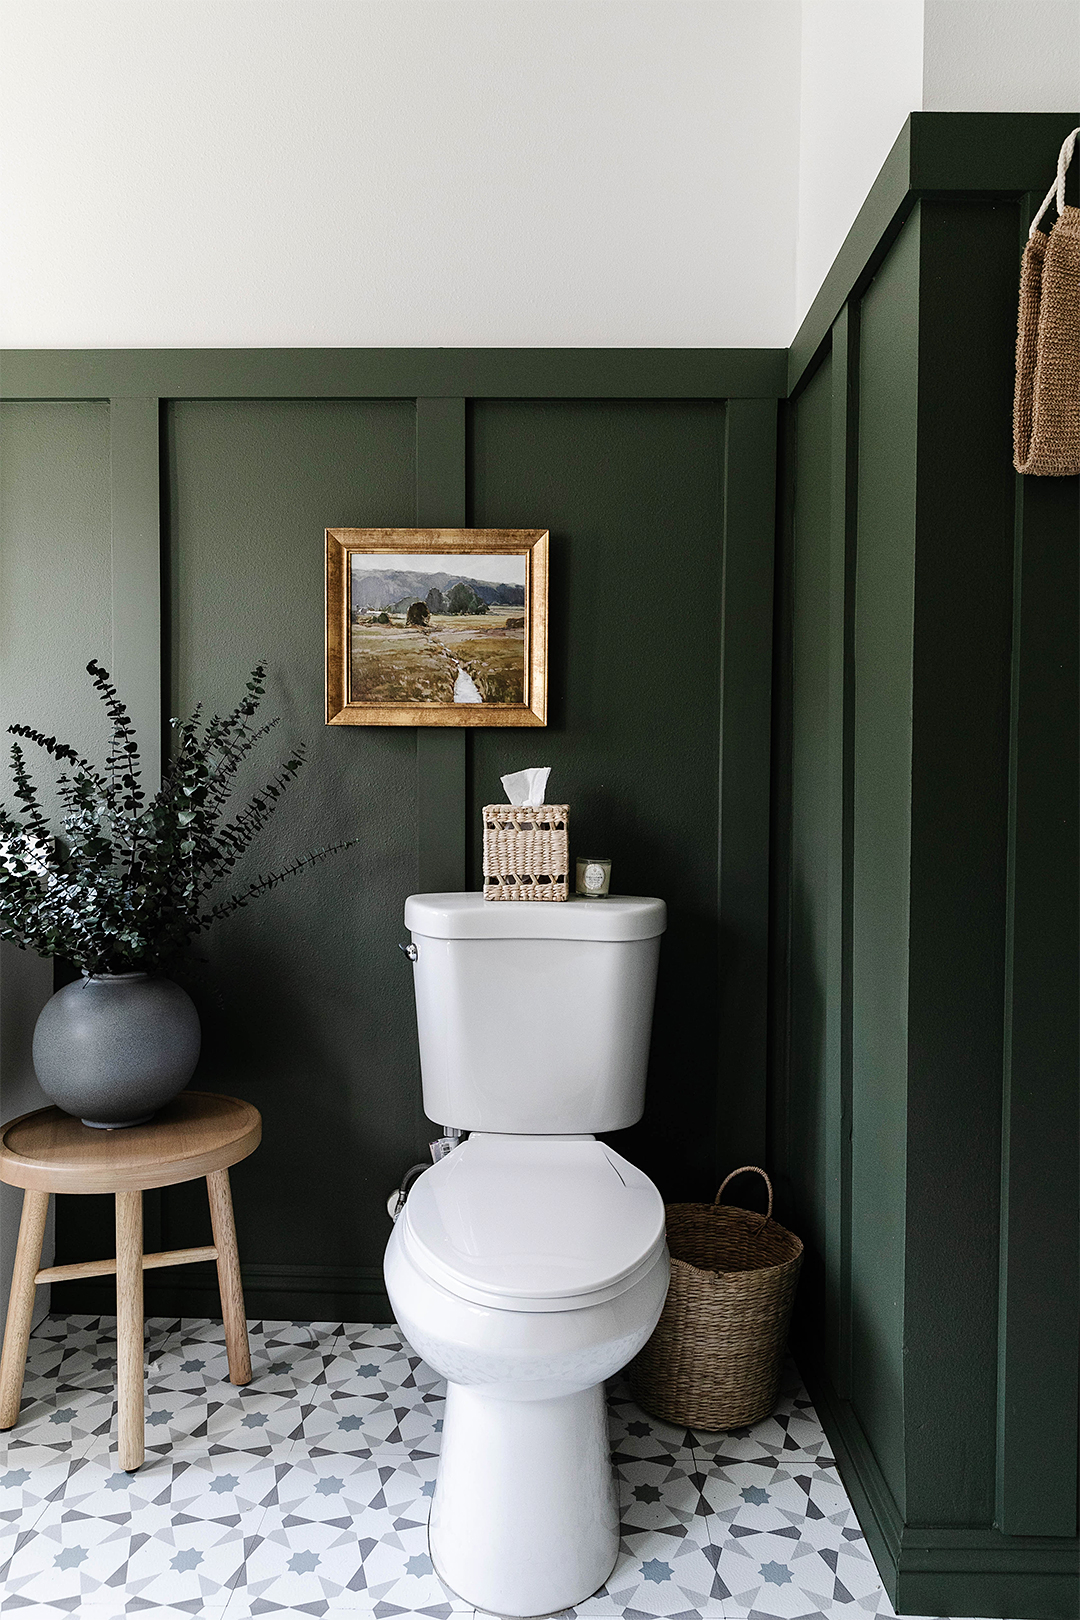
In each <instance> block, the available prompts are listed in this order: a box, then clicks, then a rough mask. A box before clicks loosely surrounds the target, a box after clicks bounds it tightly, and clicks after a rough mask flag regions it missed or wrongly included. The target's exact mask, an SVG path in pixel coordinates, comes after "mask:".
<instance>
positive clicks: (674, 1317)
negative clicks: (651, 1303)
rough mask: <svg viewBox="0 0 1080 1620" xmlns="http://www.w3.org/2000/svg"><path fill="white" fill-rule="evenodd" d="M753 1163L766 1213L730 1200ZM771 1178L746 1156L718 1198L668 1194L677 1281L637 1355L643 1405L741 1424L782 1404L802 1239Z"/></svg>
mask: <svg viewBox="0 0 1080 1620" xmlns="http://www.w3.org/2000/svg"><path fill="white" fill-rule="evenodd" d="M747 1171H750V1172H752V1173H753V1174H754V1175H758V1176H761V1177H762V1178H763V1179H764V1182H765V1185H766V1187H767V1188H768V1189H769V1207H768V1211H767V1213H766V1214H765V1215H755V1214H753V1213H752V1212H751V1211H749V1210H746V1209H737V1208H735V1207H734V1206H733V1205H731V1204H722V1203H721V1202H720V1199H721V1198H722V1197H723V1193H724V1188H725V1187H726V1186H727V1184H728V1182H729V1181H732V1180H733V1179H734V1178H735V1176H741V1175H744V1174H746V1172H747ZM772 1204H773V1194H772V1182H771V1181H770V1180H769V1178H768V1176H767V1175H766V1174H765V1172H764V1170H759V1169H757V1167H756V1166H755V1165H751V1164H746V1165H743V1166H742V1168H741V1169H739V1170H733V1171H732V1172H731V1175H730V1176H727V1177H725V1179H724V1181H723V1183H722V1184H721V1187H720V1191H719V1192H718V1193H717V1195H716V1198H715V1199H714V1201H713V1202H712V1203H711V1204H668V1206H667V1240H668V1249H669V1251H670V1253H671V1286H670V1287H669V1289H668V1296H667V1301H666V1303H665V1305H664V1309H663V1311H662V1312H661V1315H660V1320H659V1322H658V1323H657V1324H656V1327H655V1329H654V1330H653V1335H652V1338H651V1339H650V1340H649V1342H648V1343H647V1344H646V1346H645V1348H644V1349H643V1350H642V1351H641V1352H640V1353H639V1354H638V1356H637V1357H636V1358H635V1359H634V1360H633V1361H632V1362H631V1363H630V1388H631V1390H632V1392H633V1396H634V1399H635V1400H636V1401H637V1402H638V1405H639V1406H643V1407H644V1408H645V1410H646V1411H648V1412H652V1413H653V1414H654V1415H655V1416H656V1417H660V1418H666V1419H667V1421H668V1422H669V1423H679V1424H682V1425H683V1426H684V1427H685V1428H688V1429H712V1430H716V1429H742V1428H748V1427H749V1426H750V1424H752V1423H759V1422H760V1421H761V1419H762V1418H765V1417H768V1415H769V1413H770V1412H772V1411H773V1410H774V1408H775V1406H776V1396H777V1390H778V1388H779V1384H780V1371H781V1367H782V1365H783V1359H784V1345H785V1342H786V1340H787V1331H788V1322H789V1320H790V1318H791V1306H792V1303H793V1301H794V1298H795V1285H796V1283H797V1282H798V1280H799V1267H800V1266H801V1265H802V1252H803V1246H802V1244H801V1243H800V1241H799V1239H798V1238H797V1237H796V1236H795V1234H794V1233H793V1232H788V1231H787V1230H786V1229H785V1228H784V1227H782V1226H780V1225H778V1223H777V1222H776V1221H774V1220H773V1218H772Z"/></svg>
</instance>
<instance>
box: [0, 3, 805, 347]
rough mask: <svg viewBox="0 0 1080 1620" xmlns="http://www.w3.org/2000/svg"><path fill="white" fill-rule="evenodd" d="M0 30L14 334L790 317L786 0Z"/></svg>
mask: <svg viewBox="0 0 1080 1620" xmlns="http://www.w3.org/2000/svg"><path fill="white" fill-rule="evenodd" d="M2 29H3V44H4V49H3V59H2V65H0V74H2V79H0V118H2V120H3V123H2V126H0V143H2V146H3V150H4V153H5V156H6V161H5V164H4V173H3V190H2V194H0V196H2V203H3V215H4V218H3V221H2V230H3V240H4V246H3V249H2V252H3V299H4V302H3V313H2V320H0V342H2V343H4V344H8V345H13V346H20V347H22V346H27V347H30V346H34V347H37V346H43V347H67V346H73V347H74V346H79V347H82V346H85V347H105V348H107V347H122V346H128V345H133V346H140V345H147V346H155V347H156V346H163V347H172V346H188V345H196V346H198V345H208V346H216V345H225V346H246V345H268V346H272V345H289V344H316V345H322V344H326V345H338V344H345V345H348V344H358V345H376V346H378V345H406V346H427V345H473V344H476V345H487V344H493V345H497V344H506V345H522V346H527V345H542V346H546V345H555V346H557V345H563V344H566V345H629V346H651V345H661V346H668V345H674V346H679V345H687V346H697V345H712V344H717V345H750V346H757V345H781V344H784V343H786V342H787V339H788V337H789V335H790V329H791V322H792V294H793V277H794V251H795V243H794V233H793V231H792V224H791V222H792V219H793V216H794V210H795V200H796V194H795V187H796V175H797V121H798V89H799V87H798V79H799V58H798V0H662V3H657V0H640V3H633V0H389V3H385V0H384V3H378V0H376V3H371V0H4V5H3V9H2ZM751 238H752V240H751Z"/></svg>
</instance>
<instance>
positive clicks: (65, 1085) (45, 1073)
mask: <svg viewBox="0 0 1080 1620" xmlns="http://www.w3.org/2000/svg"><path fill="white" fill-rule="evenodd" d="M199 1040H200V1034H199V1015H198V1013H197V1012H196V1011H195V1004H194V1002H193V1001H192V999H191V997H190V996H189V995H188V994H187V992H186V991H185V990H181V988H180V986H179V985H178V984H173V982H172V980H171V979H159V978H155V977H152V976H151V975H150V974H148V973H102V974H97V975H95V976H94V977H92V978H91V977H85V978H82V979H80V980H78V981H77V982H76V983H75V984H67V985H65V986H64V988H63V989H62V990H58V991H57V992H56V994H55V995H54V996H53V997H52V999H51V1000H50V1001H47V1002H46V1003H45V1006H44V1007H43V1008H42V1010H41V1016H40V1018H39V1019H38V1021H37V1027H36V1029H35V1030H34V1068H35V1070H36V1071H37V1077H38V1081H39V1083H40V1085H41V1089H42V1091H43V1092H44V1093H45V1095H46V1097H48V1098H50V1099H51V1101H53V1102H54V1103H55V1104H56V1105H57V1107H58V1108H62V1109H63V1110H64V1112H65V1113H66V1114H75V1115H76V1116H77V1117H78V1118H79V1119H81V1120H82V1122H83V1124H84V1125H93V1126H96V1127H97V1128H98V1129H100V1130H117V1129H119V1128H120V1127H121V1126H123V1125H142V1124H145V1122H146V1121H147V1120H148V1119H150V1118H151V1116H152V1115H153V1114H155V1113H156V1112H157V1110H158V1109H159V1108H163V1107H164V1106H165V1104H166V1103H167V1102H171V1100H172V1099H173V1097H175V1096H176V1095H177V1093H178V1092H180V1091H183V1089H184V1087H185V1086H186V1085H187V1083H188V1081H189V1080H190V1079H191V1076H192V1074H193V1073H194V1071H195V1064H196V1063H197V1062H198V1058H199Z"/></svg>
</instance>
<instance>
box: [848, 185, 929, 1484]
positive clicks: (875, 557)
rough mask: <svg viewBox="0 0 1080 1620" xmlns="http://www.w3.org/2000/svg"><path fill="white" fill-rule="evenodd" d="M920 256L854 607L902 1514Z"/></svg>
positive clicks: (882, 1289) (877, 1372) (864, 506)
mask: <svg viewBox="0 0 1080 1620" xmlns="http://www.w3.org/2000/svg"><path fill="white" fill-rule="evenodd" d="M918 253H919V235H918V217H917V215H916V216H915V217H913V218H912V219H911V220H909V222H908V224H907V225H906V226H905V227H904V231H903V233H902V234H901V236H900V239H899V241H898V243H897V245H896V247H895V248H894V250H893V252H892V254H891V255H890V257H889V258H888V259H887V260H886V262H885V264H884V265H883V266H882V269H881V270H880V271H879V272H878V275H877V278H876V279H875V281H874V282H873V284H872V286H871V287H870V290H869V291H868V293H867V295H866V297H865V298H864V299H863V304H862V322H861V326H862V340H861V359H860V372H861V391H860V412H859V507H858V561H857V564H856V587H855V604H854V614H855V694H854V701H855V709H854V775H855V790H854V792H855V797H854V825H853V849H852V879H853V887H852V963H853V966H852V976H853V977H852V1033H851V1041H852V1122H851V1131H852V1135H851V1203H852V1223H851V1224H852V1230H851V1400H852V1405H853V1407H854V1410H855V1412H856V1414H857V1416H858V1418H859V1420H860V1422H861V1423H862V1426H863V1429H864V1430H865V1432H866V1435H867V1438H868V1440H869V1442H870V1444H871V1446H872V1447H873V1450H874V1454H875V1456H876V1457H877V1460H878V1462H879V1464H880V1465H881V1468H882V1471H883V1473H884V1475H885V1478H886V1479H887V1481H888V1484H889V1487H890V1489H891V1491H892V1493H893V1495H894V1497H895V1498H896V1501H897V1504H898V1505H899V1507H900V1509H901V1511H903V1507H904V1495H905V1477H904V1427H903V1392H904V1362H903V1329H904V1319H903V1293H904V1238H905V1234H904V1224H905V1202H906V1200H905V1187H906V1178H907V1163H906V1110H907V1018H908V1001H907V988H908V986H907V979H908V961H907V935H908V903H909V894H908V884H909V876H908V867H909V859H910V842H911V828H910V813H911V812H910V798H911V706H910V698H909V695H908V694H909V692H910V685H911V659H912V637H913V631H914V585H915V447H916V431H917V420H916V411H917V405H918V391H917V383H918V369H917V368H918V327H917V311H918Z"/></svg>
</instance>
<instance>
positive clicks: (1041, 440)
mask: <svg viewBox="0 0 1080 1620" xmlns="http://www.w3.org/2000/svg"><path fill="white" fill-rule="evenodd" d="M1078 135H1080V129H1074V130H1073V132H1072V134H1071V135H1069V136H1068V138H1067V139H1066V140H1065V142H1064V144H1063V146H1062V148H1061V152H1060V153H1059V155H1058V166H1057V178H1056V179H1055V181H1054V184H1053V185H1052V186H1051V187H1050V190H1049V191H1048V192H1047V193H1046V197H1045V198H1044V200H1043V205H1042V207H1041V208H1040V209H1039V212H1038V213H1037V214H1036V215H1035V218H1034V219H1033V220H1032V222H1031V230H1030V231H1029V232H1028V239H1027V244H1026V246H1025V248H1024V259H1023V265H1022V268H1021V271H1020V320H1019V327H1018V332H1017V338H1016V397H1015V402H1014V406H1013V465H1014V466H1015V468H1016V470H1017V472H1022V473H1040V474H1042V475H1043V476H1047V475H1049V476H1054V477H1058V478H1063V477H1069V476H1070V475H1071V474H1074V473H1080V208H1072V207H1066V205H1065V175H1066V172H1067V170H1068V167H1069V164H1070V162H1071V161H1072V155H1073V150H1074V148H1075V146H1076V138H1077V136H1078ZM1052 202H1056V204H1057V213H1058V217H1057V219H1056V220H1055V221H1054V225H1053V228H1052V229H1051V231H1050V233H1049V235H1047V233H1046V232H1045V231H1041V230H1040V229H1039V223H1040V221H1041V220H1042V217H1043V215H1044V214H1045V213H1046V210H1047V209H1048V208H1049V206H1050V204H1051V203H1052Z"/></svg>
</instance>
